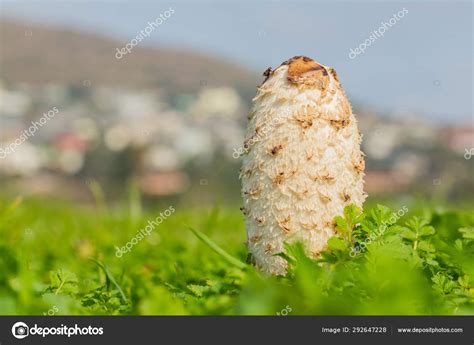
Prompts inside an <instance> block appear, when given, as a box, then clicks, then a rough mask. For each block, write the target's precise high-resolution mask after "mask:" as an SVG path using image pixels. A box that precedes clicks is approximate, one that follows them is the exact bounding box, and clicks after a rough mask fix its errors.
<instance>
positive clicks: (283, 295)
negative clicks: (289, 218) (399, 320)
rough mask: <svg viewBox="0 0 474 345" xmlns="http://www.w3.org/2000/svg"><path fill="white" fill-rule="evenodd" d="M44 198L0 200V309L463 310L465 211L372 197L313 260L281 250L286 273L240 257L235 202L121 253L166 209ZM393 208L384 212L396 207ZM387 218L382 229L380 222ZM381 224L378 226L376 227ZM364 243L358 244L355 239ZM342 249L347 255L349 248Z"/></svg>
mask: <svg viewBox="0 0 474 345" xmlns="http://www.w3.org/2000/svg"><path fill="white" fill-rule="evenodd" d="M93 190H94V193H95V194H96V199H97V200H98V202H97V206H96V207H95V208H84V207H79V206H77V205H73V204H69V203H62V202H54V201H50V200H36V199H25V200H21V199H17V200H14V201H12V200H9V201H8V202H5V201H2V202H1V203H0V311H1V313H2V314H35V315H43V314H50V315H53V314H54V315H70V314H84V315H98V314H113V315H118V314H130V315H136V314H141V315H150V314H157V315H175V314H179V315H183V314H191V315H216V314H217V315H222V314H225V315H235V314H237V315H240V314H244V315H248V314H265V315H277V313H280V312H282V311H284V310H286V311H285V312H282V314H287V313H288V314H289V315H298V314H303V315H309V314H319V315H321V314H322V315H329V314H340V315H341V314H342V315H349V314H355V315H370V314H390V315H416V314H424V315H432V314H473V311H474V302H473V297H474V287H473V285H474V284H473V277H474V255H473V252H474V227H473V226H474V216H473V214H474V213H473V212H472V209H471V210H469V209H466V210H459V209H458V210H456V211H453V210H449V209H441V208H434V207H428V206H426V205H423V204H421V203H418V204H415V205H409V207H408V212H406V214H405V215H403V217H401V219H397V220H396V222H395V223H394V224H392V222H393V220H394V218H392V219H390V218H391V215H392V212H393V211H391V210H389V209H388V208H386V207H383V206H376V205H373V204H371V203H370V201H369V203H368V204H367V207H366V209H365V211H364V213H363V214H362V213H360V210H358V209H357V208H355V207H349V208H347V209H346V213H345V215H344V216H343V217H338V218H337V219H336V223H337V227H338V236H337V237H334V238H332V239H331V240H330V242H329V249H328V250H327V251H326V252H324V253H322V255H321V257H320V258H319V259H317V260H312V259H309V258H308V257H306V256H305V254H304V251H303V250H302V248H301V247H300V246H298V245H293V246H288V248H287V253H286V254H285V255H284V256H285V257H286V258H287V259H288V260H289V262H290V266H289V272H288V275H287V276H286V277H265V276H262V275H261V274H259V273H258V272H256V270H255V269H254V267H253V266H252V265H250V264H248V263H247V262H250V261H251V260H248V259H247V256H248V253H247V250H246V247H245V244H244V242H245V228H244V224H243V218H242V215H241V213H240V211H239V210H238V207H235V208H231V207H222V208H219V207H214V208H212V209H193V208H190V207H187V208H180V207H179V205H172V206H174V208H175V212H174V213H173V214H171V215H170V216H169V217H167V218H166V219H165V220H164V221H163V222H162V223H161V224H159V225H157V226H156V227H155V229H154V230H153V231H152V232H151V233H150V235H149V236H142V237H143V239H141V240H139V241H138V242H137V243H136V244H135V245H134V246H133V248H131V249H130V251H129V252H127V253H124V254H123V255H122V256H121V257H117V256H116V251H117V247H122V246H125V244H126V243H127V242H128V241H130V240H131V239H132V237H133V236H136V235H137V232H138V231H139V230H140V229H143V228H145V227H146V226H147V224H148V221H151V220H154V219H156V217H157V216H158V215H159V213H160V212H163V211H164V210H166V209H167V208H168V207H169V206H170V205H163V206H162V207H157V208H155V209H151V210H146V211H143V210H142V207H141V205H140V202H139V196H138V195H136V194H135V193H131V197H130V200H129V202H128V203H126V204H124V205H123V206H122V207H116V208H111V207H110V206H108V205H106V203H105V201H104V198H103V196H102V195H101V192H100V188H99V187H98V186H93ZM397 210H398V208H394V211H397ZM384 224H385V225H386V226H385V225H384ZM381 228H384V229H385V231H384V232H383V234H381V232H380V229H381ZM371 235H372V236H373V238H374V240H373V241H371V243H369V244H367V246H366V249H361V250H360V251H359V252H355V251H353V250H352V248H354V246H360V244H361V243H367V242H369V241H368V238H370V236H371ZM351 250H352V251H351Z"/></svg>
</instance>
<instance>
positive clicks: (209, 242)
mask: <svg viewBox="0 0 474 345" xmlns="http://www.w3.org/2000/svg"><path fill="white" fill-rule="evenodd" d="M189 230H191V231H192V232H193V234H194V235H196V237H197V238H199V239H200V240H201V241H203V242H204V243H205V244H207V245H208V246H209V247H210V248H211V249H212V250H214V251H215V252H216V253H217V254H219V255H220V256H222V257H223V258H224V259H225V260H226V261H227V262H228V263H230V264H231V265H234V266H235V267H238V268H240V269H242V270H244V269H245V268H246V267H247V265H246V264H244V263H243V262H242V261H240V260H239V259H236V258H234V257H233V256H232V255H230V254H229V253H227V252H226V251H225V250H224V249H222V248H221V247H219V245H218V244H217V243H215V242H214V241H213V240H211V239H210V238H209V237H207V236H206V235H204V234H203V233H202V232H201V231H199V230H196V229H193V228H191V227H189Z"/></svg>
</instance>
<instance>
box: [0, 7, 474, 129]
mask: <svg viewBox="0 0 474 345" xmlns="http://www.w3.org/2000/svg"><path fill="white" fill-rule="evenodd" d="M0 3H1V7H0V9H1V15H2V17H5V18H17V19H21V20H23V21H24V22H32V23H42V24H48V25H55V26H61V27H67V28H73V29H77V30H81V31H88V32H93V33H97V34H100V35H102V36H109V37H113V38H115V39H118V40H120V41H122V42H123V43H124V45H125V43H127V42H128V41H130V39H132V38H133V37H135V36H136V34H137V32H139V31H140V30H143V29H144V28H145V27H146V26H147V25H148V24H147V23H148V22H149V21H153V20H155V19H156V18H157V17H159V15H160V14H162V13H164V12H165V11H166V10H168V9H169V8H170V7H171V8H173V10H174V13H173V14H172V15H171V17H170V18H169V19H167V20H166V22H164V23H163V24H162V25H160V26H159V27H158V29H156V30H154V31H153V32H152V33H151V35H150V37H148V38H146V39H145V40H144V41H142V42H140V45H143V46H159V47H163V46H170V47H173V48H180V49H187V50H193V51H198V52H200V53H201V54H207V55H210V56H217V57H219V58H223V59H226V60H229V61H232V62H235V63H237V64H240V65H243V66H245V67H247V68H249V69H252V70H255V71H257V72H259V73H261V72H263V71H264V70H265V69H266V68H267V67H269V66H273V67H276V66H278V65H279V64H280V63H281V62H282V61H285V60H287V59H288V58H290V57H292V56H295V55H306V56H309V57H311V58H313V59H315V60H317V61H318V62H320V63H322V64H324V65H328V66H332V67H334V68H335V69H336V71H337V72H338V75H339V77H340V79H341V82H342V83H343V86H344V88H345V89H346V93H347V94H348V96H349V98H350V99H351V100H352V101H353V103H355V104H359V105H365V106H368V107H371V108H374V109H375V110H377V111H379V112H385V113H388V114H392V115H395V116H398V114H399V115H400V116H402V115H403V114H406V113H413V112H415V113H417V114H420V116H423V117H426V118H428V119H430V120H432V121H436V122H438V121H440V122H445V123H461V124H473V125H474V120H473V117H472V116H473V112H472V109H473V100H472V99H473V97H472V94H473V93H472V76H473V70H472V64H473V50H472V15H473V12H472V3H471V2H470V1H464V2H456V1H422V2H390V3H386V2H381V1H370V2H356V1H312V2H310V1H260V2H257V1H247V0H244V1H235V0H234V1H231V0H224V1H192V2H191V1H174V2H161V1H143V0H138V1H128V2H124V1H114V0H92V1H91V0H66V1H64V0H63V1H48V0H42V1H32V0H15V1H12V0H8V1H5V0H0ZM399 11H403V12H400V13H403V15H401V14H400V13H399ZM397 13H399V14H398V19H392V23H393V24H391V25H390V26H389V25H388V24H390V20H391V18H393V16H394V15H397ZM383 23H388V24H385V32H384V33H383V36H381V35H380V31H378V32H377V34H374V33H373V32H374V30H379V28H380V27H381V25H382V24H383ZM381 30H382V31H383V29H381ZM371 35H372V36H371ZM371 37H372V38H371ZM366 40H368V41H370V42H369V43H370V45H368V46H366V48H365V51H364V52H361V51H359V54H355V53H353V54H352V55H350V53H351V49H356V48H357V47H359V45H361V44H363V45H362V48H363V46H364V41H366ZM353 52H354V50H353Z"/></svg>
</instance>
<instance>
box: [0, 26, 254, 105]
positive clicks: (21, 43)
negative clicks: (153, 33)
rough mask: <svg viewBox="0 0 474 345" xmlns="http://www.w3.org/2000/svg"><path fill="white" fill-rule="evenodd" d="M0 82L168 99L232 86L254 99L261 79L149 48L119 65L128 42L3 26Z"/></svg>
mask: <svg viewBox="0 0 474 345" xmlns="http://www.w3.org/2000/svg"><path fill="white" fill-rule="evenodd" d="M0 39H1V42H2V43H1V46H2V51H1V54H0V66H1V67H0V78H1V79H3V80H4V81H6V82H13V83H18V82H25V83H34V84H35V83H48V82H55V83H63V84H73V85H74V84H77V85H79V84H82V82H83V81H84V80H90V81H91V82H92V83H93V84H94V85H96V86H123V87H127V88H160V89H166V90H167V92H168V93H171V94H172V95H173V94H176V93H178V92H179V93H187V92H191V93H192V92H196V91H197V90H198V89H200V87H202V85H203V84H205V85H207V86H216V87H218V86H223V85H225V86H231V87H233V88H235V89H236V90H237V91H238V92H239V93H240V94H241V95H242V96H250V94H251V93H254V91H255V86H256V85H257V84H258V83H259V82H260V81H261V76H260V75H259V74H258V73H255V72H253V71H249V70H246V69H244V68H242V67H240V66H237V65H235V64H232V63H230V62H226V61H222V60H221V59H216V58H211V57H207V56H204V55H200V54H197V53H195V52H188V51H181V50H175V49H171V48H156V49H155V48H150V47H146V43H147V42H146V39H145V40H144V41H142V42H140V43H139V44H138V45H137V46H135V47H134V48H133V50H132V52H131V53H130V54H127V55H125V56H123V57H122V59H120V60H119V59H116V58H115V53H116V48H121V47H123V46H124V45H125V44H126V43H127V42H119V41H114V40H112V39H109V38H105V37H99V36H96V35H92V34H87V33H80V32H75V31H70V30H65V29H59V28H53V27H46V26H40V25H30V24H28V25H26V24H23V23H19V22H16V21H11V20H5V19H2V20H0Z"/></svg>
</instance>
